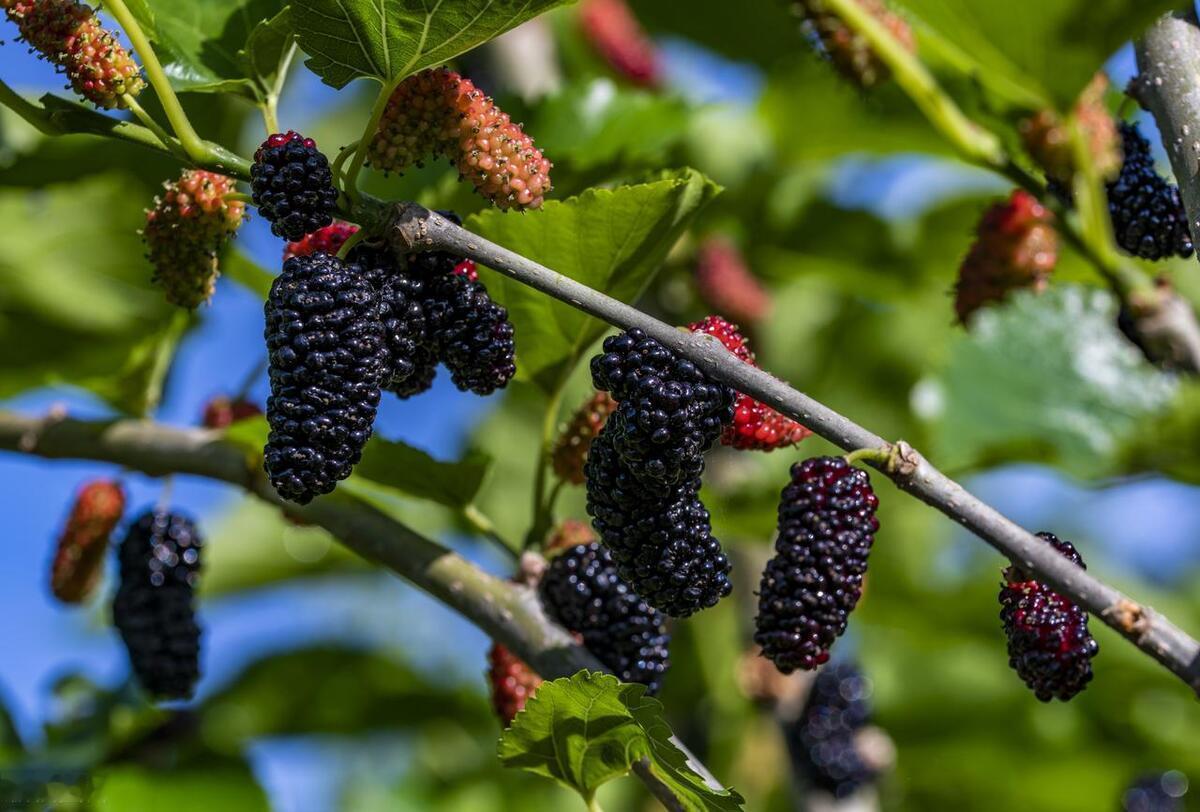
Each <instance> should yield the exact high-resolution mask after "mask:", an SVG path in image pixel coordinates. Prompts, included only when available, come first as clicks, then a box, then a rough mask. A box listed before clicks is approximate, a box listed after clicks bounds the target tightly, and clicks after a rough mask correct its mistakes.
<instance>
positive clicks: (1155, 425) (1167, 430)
mask: <svg viewBox="0 0 1200 812" xmlns="http://www.w3.org/2000/svg"><path fill="white" fill-rule="evenodd" d="M1119 469H1120V471H1121V472H1122V473H1143V472H1146V471H1155V472H1159V473H1163V474H1166V475H1167V476H1170V477H1173V478H1175V479H1178V480H1182V481H1184V482H1192V483H1195V484H1200V385H1198V384H1196V383H1194V382H1187V383H1186V384H1185V385H1184V386H1182V387H1180V390H1179V395H1178V396H1177V397H1176V398H1175V400H1174V402H1173V403H1172V404H1171V408H1170V410H1169V411H1167V412H1166V413H1165V414H1163V415H1161V416H1160V417H1159V418H1158V419H1157V420H1148V421H1146V422H1145V423H1144V424H1142V426H1141V428H1140V430H1139V431H1137V432H1136V433H1134V434H1131V435H1130V436H1129V437H1128V438H1127V440H1126V443H1125V445H1124V447H1123V448H1122V449H1121V453H1120V455H1119Z"/></svg>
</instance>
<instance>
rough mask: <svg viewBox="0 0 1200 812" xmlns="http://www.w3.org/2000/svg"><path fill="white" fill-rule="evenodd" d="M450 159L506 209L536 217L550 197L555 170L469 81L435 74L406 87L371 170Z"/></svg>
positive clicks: (393, 104)
mask: <svg viewBox="0 0 1200 812" xmlns="http://www.w3.org/2000/svg"><path fill="white" fill-rule="evenodd" d="M431 154H432V155H435V156H438V155H445V156H446V157H448V158H450V160H451V161H453V162H454V165H455V166H456V167H457V169H458V172H459V175H461V176H462V177H464V178H466V179H468V180H470V181H471V183H472V184H473V185H474V186H475V190H476V191H477V192H479V193H480V194H481V195H483V196H484V197H486V198H487V199H488V200H490V201H492V203H494V204H495V205H496V206H498V207H499V208H501V209H509V208H515V209H536V208H538V207H539V206H541V205H542V201H543V199H544V198H545V195H546V194H547V193H548V192H549V191H550V189H551V186H550V169H551V167H552V164H551V163H550V161H548V160H546V158H545V157H544V156H543V155H542V153H541V151H540V150H538V148H537V147H535V146H534V145H533V139H531V138H530V137H529V136H528V135H526V134H525V132H524V131H523V130H522V129H521V126H520V125H519V124H516V123H514V122H513V121H512V120H511V119H510V118H509V116H508V114H507V113H505V112H504V111H502V110H501V109H500V108H498V107H497V106H496V105H495V103H494V102H493V101H492V100H491V99H490V98H489V97H487V96H485V95H484V94H483V92H482V91H480V90H478V89H477V88H476V87H475V85H474V84H473V83H472V82H471V80H470V79H466V78H464V77H462V76H460V75H458V74H457V73H455V72H453V71H450V70H446V69H445V68H436V69H434V68H430V69H428V70H424V71H421V72H420V73H417V74H414V75H413V76H410V77H408V78H407V79H405V80H404V81H402V82H401V83H400V84H399V85H398V86H397V88H396V90H395V92H394V93H393V94H392V96H391V98H390V99H389V100H388V103H387V107H386V109H385V110H384V114H383V118H382V119H381V121H380V123H379V130H378V132H377V133H376V134H375V137H374V139H373V140H372V141H371V144H370V147H369V152H368V156H369V160H370V163H371V165H372V166H374V167H376V168H378V169H381V170H384V171H387V172H402V171H404V170H405V169H407V168H408V167H410V166H414V165H415V166H420V164H421V161H422V159H424V158H425V157H426V156H428V155H431Z"/></svg>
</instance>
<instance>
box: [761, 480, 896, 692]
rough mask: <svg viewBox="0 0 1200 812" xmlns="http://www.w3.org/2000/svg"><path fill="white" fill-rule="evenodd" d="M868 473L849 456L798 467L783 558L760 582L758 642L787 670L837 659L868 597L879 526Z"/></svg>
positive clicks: (785, 521)
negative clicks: (832, 653)
mask: <svg viewBox="0 0 1200 812" xmlns="http://www.w3.org/2000/svg"><path fill="white" fill-rule="evenodd" d="M878 506H879V500H878V499H877V498H876V496H875V492H874V491H873V490H872V489H871V481H870V478H869V477H868V476H867V472H866V471H864V470H862V469H861V468H855V467H854V466H852V465H850V464H849V463H848V462H846V460H845V459H843V458H842V457H813V458H812V459H808V460H805V461H803V462H798V463H796V464H795V465H793V466H792V479H791V482H789V483H788V485H787V487H785V488H784V489H783V493H782V494H781V496H780V500H779V536H778V538H777V539H776V540H775V557H774V558H772V559H771V560H770V561H768V562H767V567H766V570H765V571H764V572H763V576H762V583H761V584H760V586H759V597H758V618H757V620H756V631H755V633H754V640H755V642H757V643H758V644H759V645H760V646H762V649H763V656H765V657H767V658H769V659H771V660H772V661H773V662H774V663H775V666H776V667H777V668H778V669H779V670H780V671H782V672H783V673H785V674H788V673H791V672H792V671H794V670H796V669H797V668H802V669H805V670H811V669H813V668H816V667H817V666H818V665H821V664H822V663H824V662H826V661H827V660H828V659H829V648H830V646H832V645H833V642H834V640H836V639H837V638H838V637H839V636H841V634H842V633H843V632H845V631H846V622H847V620H848V618H849V616H850V612H851V611H852V610H853V609H854V607H855V605H856V604H857V603H858V599H859V597H861V595H862V584H863V578H864V577H865V576H866V574H867V554H868V553H869V552H870V551H871V544H872V543H873V542H874V540H875V532H876V531H877V530H878V529H879V521H878V520H877V519H876V518H875V510H876V508H877V507H878Z"/></svg>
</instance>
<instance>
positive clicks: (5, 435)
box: [0, 411, 724, 797]
mask: <svg viewBox="0 0 1200 812" xmlns="http://www.w3.org/2000/svg"><path fill="white" fill-rule="evenodd" d="M0 450H7V451H18V452H21V453H23V454H29V455H32V456H36V457H44V458H47V459H89V460H99V461H103V462H111V463H116V464H118V465H123V466H126V467H128V468H132V469H134V470H138V471H141V472H142V473H145V474H149V475H150V476H164V475H166V474H172V473H179V474H193V475H195V476H202V477H207V478H209V479H216V480H220V481H223V482H228V483H230V484H233V485H238V486H240V487H242V488H244V489H246V490H247V491H249V492H250V493H253V494H254V495H256V496H258V497H259V498H261V499H263V500H264V501H267V502H270V503H272V504H275V505H278V506H279V507H280V508H281V509H283V510H284V511H285V512H287V513H288V514H290V515H292V516H295V517H297V518H300V519H303V520H304V521H307V522H312V523H314V524H318V525H320V526H321V527H324V528H325V529H326V530H328V531H329V532H330V533H332V534H333V535H334V536H336V537H337V538H338V540H339V541H341V542H342V544H344V545H345V546H346V547H348V548H350V549H351V550H353V551H354V552H355V553H357V554H358V555H360V556H362V557H363V558H365V559H367V560H368V561H371V562H374V563H376V564H379V565H380V566H383V567H385V568H387V569H389V570H391V571H392V572H394V573H396V574H398V575H400V576H401V577H403V578H405V579H406V580H408V581H410V582H412V583H413V584H415V585H416V586H418V587H420V588H421V589H423V590H425V591H426V592H428V593H429V594H430V595H432V596H433V597H435V598H437V599H438V600H440V601H441V602H442V603H444V604H446V605H447V606H449V607H450V608H452V609H454V610H455V611H457V612H458V613H459V614H461V615H462V616H463V617H465V618H466V619H467V620H469V621H471V622H472V623H474V624H475V625H476V626H478V627H479V628H480V629H482V630H483V631H484V632H486V633H487V634H488V635H489V636H490V637H492V638H493V639H494V640H496V641H498V642H500V643H502V644H504V645H505V646H507V647H508V648H510V649H511V650H512V651H513V652H515V653H516V654H517V656H518V657H520V658H521V659H523V660H525V661H526V662H527V663H529V664H530V665H531V666H533V668H534V670H535V671H537V672H538V673H539V674H541V675H542V676H543V677H544V678H546V679H557V678H558V677H569V676H571V675H572V674H574V673H576V672H577V671H579V670H580V669H584V668H586V669H588V670H591V671H605V672H608V671H609V669H607V668H605V666H604V665H602V664H601V663H600V661H599V660H597V659H596V658H595V657H594V656H593V655H592V653H591V652H589V651H588V650H587V649H586V648H584V647H583V646H581V645H579V644H578V643H576V642H575V640H574V638H573V637H572V636H571V634H570V633H569V632H567V631H566V630H565V629H563V628H562V627H561V626H558V625H557V624H555V623H554V622H553V621H551V620H550V619H549V618H548V617H547V616H546V614H545V612H543V611H542V606H541V602H540V601H539V600H538V598H537V595H536V594H535V593H534V591H533V590H531V589H530V588H529V587H526V586H523V585H521V584H515V583H512V582H510V581H506V580H502V579H500V578H497V577H495V576H493V575H489V574H488V573H486V572H484V571H483V570H481V569H479V568H478V567H476V566H475V565H474V564H471V563H470V562H469V561H467V560H466V559H464V558H463V557H462V556H460V555H458V554H457V553H455V552H453V551H451V550H448V549H446V548H445V547H443V546H441V545H440V544H438V543H437V542H435V541H432V540H430V539H427V538H425V537H424V536H422V535H420V534H419V533H417V532H415V531H414V530H412V529H411V528H409V527H406V526H405V525H403V524H400V523H399V522H397V521H396V520H394V519H392V518H391V517H389V516H387V515H385V514H383V513H382V512H380V511H379V510H377V509H375V508H374V507H372V506H370V505H367V504H365V503H362V502H358V501H356V500H352V499H350V498H347V497H342V496H339V495H337V494H334V495H331V496H327V497H323V498H321V499H317V500H314V501H313V502H312V503H310V504H308V505H306V506H303V507H301V506H299V505H294V504H291V503H289V502H284V501H282V500H281V499H280V498H279V496H278V495H277V494H276V493H275V489H274V488H272V487H271V484H270V482H269V481H268V480H267V478H266V476H265V475H264V474H263V472H262V468H261V466H260V464H259V461H258V459H257V458H254V457H249V458H248V457H247V455H246V453H245V450H244V449H242V448H239V447H237V446H235V445H233V444H231V443H228V442H225V441H224V440H222V439H221V435H220V433H219V432H214V431H204V430H200V429H178V428H172V427H169V426H163V425H161V424H158V423H154V422H151V421H145V420H117V421H97V422H89V421H82V420H74V419H71V418H62V417H56V416H49V417H46V418H36V417H27V416H23V415H18V414H14V413H12V412H5V411H0ZM672 742H673V743H674V744H675V746H676V747H678V748H679V749H680V750H681V751H682V752H683V754H684V755H685V756H686V757H687V760H688V765H689V766H690V767H691V768H692V769H693V770H695V771H696V773H697V774H699V775H700V776H701V777H702V778H703V779H704V780H705V782H706V783H708V784H709V786H710V787H712V788H713V789H715V790H722V789H724V787H723V786H722V784H721V783H720V782H719V781H717V779H716V778H714V777H713V775H712V773H711V772H709V770H708V769H707V768H706V767H705V766H704V764H703V763H702V762H701V761H700V760H699V759H697V758H696V757H695V756H694V755H693V754H692V753H691V751H689V750H688V748H687V747H686V746H685V745H684V744H683V743H682V742H681V741H679V740H678V739H677V738H674V737H672ZM634 772H635V773H636V774H637V775H638V777H639V778H641V779H642V780H643V781H644V782H645V783H646V784H647V786H648V788H649V789H650V791H651V792H652V793H654V794H655V796H656V797H658V796H660V795H661V793H662V792H663V791H666V792H668V793H669V789H667V788H666V787H665V786H664V785H663V784H662V783H661V782H659V781H658V779H657V778H655V777H654V775H653V774H652V773H651V772H650V770H649V769H639V768H638V767H637V765H635V768H634Z"/></svg>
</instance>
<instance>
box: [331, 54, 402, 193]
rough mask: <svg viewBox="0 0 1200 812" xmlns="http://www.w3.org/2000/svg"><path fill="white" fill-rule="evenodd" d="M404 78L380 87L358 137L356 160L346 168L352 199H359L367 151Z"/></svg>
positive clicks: (347, 189)
mask: <svg viewBox="0 0 1200 812" xmlns="http://www.w3.org/2000/svg"><path fill="white" fill-rule="evenodd" d="M403 80H404V77H403V76H401V77H399V78H396V79H393V80H392V81H390V82H385V83H384V85H383V86H382V87H381V88H380V89H379V96H378V97H377V98H376V99H375V106H374V107H372V108H371V117H370V118H369V119H367V126H366V127H365V128H364V129H363V134H362V138H360V139H358V146H357V148H356V149H355V150H354V160H353V161H351V162H350V168H349V169H348V170H346V184H345V186H344V187H343V188H344V190H345V192H346V194H347V195H348V196H349V197H350V200H351V201H354V202H357V201H358V173H359V172H361V171H362V167H363V163H364V162H365V161H366V160H367V152H368V151H369V150H370V148H371V141H372V140H373V139H374V138H375V133H377V132H378V131H379V122H380V121H381V120H382V119H383V114H384V112H385V111H386V110H387V104H388V100H389V99H391V97H392V93H393V92H395V90H396V86H397V85H399V84H400V82H401V81H403Z"/></svg>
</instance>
